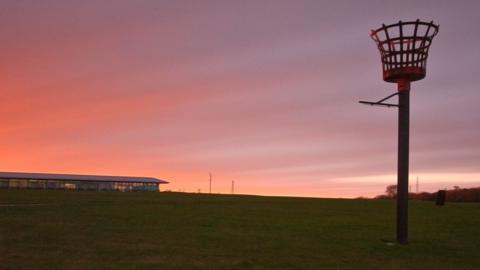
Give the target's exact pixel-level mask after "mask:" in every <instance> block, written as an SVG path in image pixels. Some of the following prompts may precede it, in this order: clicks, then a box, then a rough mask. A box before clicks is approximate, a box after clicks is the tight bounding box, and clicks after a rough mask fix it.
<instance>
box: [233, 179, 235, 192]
mask: <svg viewBox="0 0 480 270" xmlns="http://www.w3.org/2000/svg"><path fill="white" fill-rule="evenodd" d="M232 194H235V181H233V180H232Z"/></svg>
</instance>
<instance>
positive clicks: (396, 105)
mask: <svg viewBox="0 0 480 270" xmlns="http://www.w3.org/2000/svg"><path fill="white" fill-rule="evenodd" d="M396 95H398V92H397V93H394V94H391V95H390V96H388V97H386V98H383V99H381V100H379V101H377V102H372V101H363V100H360V101H359V103H361V104H365V105H370V106H386V107H389V108H390V107H399V105H398V104H392V103H384V102H383V101H385V100H387V99H389V98H391V97H394V96H396Z"/></svg>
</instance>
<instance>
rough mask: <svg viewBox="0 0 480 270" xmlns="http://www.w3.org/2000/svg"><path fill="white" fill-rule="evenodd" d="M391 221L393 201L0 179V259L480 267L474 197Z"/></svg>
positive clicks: (52, 265)
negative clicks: (11, 184) (37, 184)
mask: <svg viewBox="0 0 480 270" xmlns="http://www.w3.org/2000/svg"><path fill="white" fill-rule="evenodd" d="M33 204H37V205H33ZM38 204H39V205H38ZM394 225H395V205H394V202H393V201H374V200H336V199H308V198H282V197H256V196H228V195H202V194H198V195H195V194H179V193H118V192H99V193H95V192H63V191H34V190H0V269H35V270H41V269H49V270H53V269H82V270H83V269H480V256H478V254H479V250H480V205H479V204H460V203H456V204H453V203H450V204H447V205H446V206H444V207H435V206H434V205H433V203H431V202H419V201H413V202H411V204H410V239H411V240H410V243H409V244H408V245H393V246H390V245H387V244H386V243H385V242H383V241H382V239H389V240H392V239H394V232H395V226H394Z"/></svg>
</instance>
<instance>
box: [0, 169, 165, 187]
mask: <svg viewBox="0 0 480 270" xmlns="http://www.w3.org/2000/svg"><path fill="white" fill-rule="evenodd" d="M2 178H3V179H5V178H6V179H37V180H74V181H105V182H130V183H131V182H135V183H158V184H168V182H167V181H165V180H161V179H158V178H153V177H133V176H106V175H81V174H58V173H25V172H0V179H2Z"/></svg>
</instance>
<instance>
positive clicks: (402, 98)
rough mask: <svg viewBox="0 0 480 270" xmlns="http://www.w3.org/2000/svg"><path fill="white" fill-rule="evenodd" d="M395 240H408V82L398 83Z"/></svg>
mask: <svg viewBox="0 0 480 270" xmlns="http://www.w3.org/2000/svg"><path fill="white" fill-rule="evenodd" d="M398 99H399V102H398V105H399V106H398V164H397V241H398V242H399V243H402V244H405V243H407V241H408V159H409V158H408V157H409V129H410V82H408V81H403V82H399V83H398Z"/></svg>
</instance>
